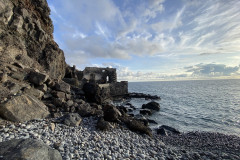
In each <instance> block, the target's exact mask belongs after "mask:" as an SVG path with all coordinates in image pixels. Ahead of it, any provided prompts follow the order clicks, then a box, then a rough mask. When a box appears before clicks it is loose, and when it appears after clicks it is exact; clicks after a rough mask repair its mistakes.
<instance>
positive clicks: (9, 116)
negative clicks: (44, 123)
mask: <svg viewBox="0 0 240 160" xmlns="http://www.w3.org/2000/svg"><path fill="white" fill-rule="evenodd" d="M48 115H49V112H48V110H47V106H45V105H44V104H43V103H42V102H41V101H39V100H38V99H37V98H36V97H34V96H30V95H27V94H22V95H19V96H15V97H13V98H12V99H10V100H8V101H7V102H5V103H3V104H0V116H1V117H3V118H5V119H6V120H10V121H14V122H24V121H29V120H32V119H43V118H46V117H47V116H48Z"/></svg>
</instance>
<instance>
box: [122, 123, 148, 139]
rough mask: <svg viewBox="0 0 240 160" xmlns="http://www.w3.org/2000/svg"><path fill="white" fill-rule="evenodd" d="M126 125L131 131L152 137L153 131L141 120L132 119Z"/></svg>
mask: <svg viewBox="0 0 240 160" xmlns="http://www.w3.org/2000/svg"><path fill="white" fill-rule="evenodd" d="M125 123H126V125H127V127H128V128H129V129H130V130H131V131H134V132H139V133H143V134H147V135H149V136H152V131H151V129H150V128H149V127H147V126H146V125H144V123H143V122H142V121H140V120H136V119H130V120H127V121H126V122H125Z"/></svg>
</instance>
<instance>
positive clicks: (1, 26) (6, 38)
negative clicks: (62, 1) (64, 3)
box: [0, 0, 66, 79]
mask: <svg viewBox="0 0 240 160" xmlns="http://www.w3.org/2000/svg"><path fill="white" fill-rule="evenodd" d="M49 14H50V9H49V7H48V5H47V2H46V0H0V62H1V66H4V64H11V63H14V62H17V63H19V64H23V65H24V66H26V67H28V68H32V69H37V70H39V71H40V72H46V74H48V75H49V76H50V77H51V78H54V79H62V78H63V77H64V75H65V68H66V63H65V57H64V53H63V51H62V50H61V49H59V47H58V45H57V44H56V42H54V40H53V24H52V21H51V19H50V17H49ZM1 68H2V67H1Z"/></svg>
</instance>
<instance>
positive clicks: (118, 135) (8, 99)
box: [0, 0, 239, 160]
mask: <svg viewBox="0 0 240 160" xmlns="http://www.w3.org/2000/svg"><path fill="white" fill-rule="evenodd" d="M69 3H70V2H69ZM49 14H50V9H49V7H48V4H47V1H46V0H0V90H1V92H0V159H3V160H9V159H16V157H17V158H20V159H49V160H50V159H51V160H52V159H61V158H63V159H81V158H82V159H123V158H126V159H157V158H160V159H161V158H162V159H164V158H167V159H171V158H172V157H175V158H176V157H178V158H181V157H182V158H184V156H183V153H186V154H187V156H188V157H194V156H195V154H193V153H192V151H190V150H189V151H184V152H182V151H180V149H176V150H175V149H174V150H173V149H170V148H171V147H168V146H166V145H165V144H164V143H162V141H161V140H160V138H158V135H155V134H154V133H153V132H152V130H151V129H150V127H149V125H148V123H155V122H154V121H152V120H150V119H144V118H137V117H134V116H132V115H131V114H129V111H132V110H134V109H136V108H135V107H134V106H132V105H130V107H124V106H114V105H113V104H112V103H111V100H112V99H113V98H119V97H120V98H145V99H160V97H158V96H151V95H145V94H139V93H132V94H131V93H128V89H127V87H128V83H127V82H125V81H122V82H117V75H116V69H114V68H95V67H87V68H86V69H85V70H84V71H79V70H77V69H76V68H75V66H73V67H70V66H69V65H67V64H66V62H65V57H64V53H63V51H62V50H61V49H60V48H59V46H58V45H57V43H56V42H55V41H54V39H53V29H54V28H53V24H52V21H51V19H50V17H49ZM159 110H160V106H159V104H158V103H156V102H150V103H149V104H146V105H144V106H143V110H142V111H141V112H142V113H143V114H151V113H152V111H159ZM159 130H160V131H162V132H164V133H165V132H166V133H167V134H165V136H167V135H168V134H169V135H172V134H171V133H173V132H174V131H175V130H174V129H173V128H171V127H168V126H167V127H166V126H162V127H161V128H159ZM131 131H134V132H136V133H134V132H131ZM160 131H159V132H160ZM170 132H171V133H170ZM173 135H174V136H177V135H181V136H182V135H184V134H183V133H178V134H177V135H175V134H173ZM182 137H183V136H182ZM234 138H235V137H233V138H232V137H231V138H230V140H231V142H232V141H233V139H234ZM168 140H169V141H171V140H172V139H171V138H169V139H168ZM234 140H236V141H237V142H239V138H236V139H234ZM166 142H167V140H166ZM126 146H127V147H126ZM231 147H232V146H230V148H231ZM103 148H104V150H103ZM105 148H106V149H105ZM232 148H233V147H232ZM236 149H239V147H236ZM222 153H229V152H222ZM231 153H232V152H231ZM238 153H239V152H238ZM197 155H199V154H197ZM203 155H204V156H205V155H207V154H203ZM199 156H200V155H199ZM195 157H196V156H195ZM213 157H214V156H213ZM215 157H224V155H222V154H221V155H215ZM232 157H233V158H236V157H237V156H236V154H235V152H233V153H232V154H231V155H230V158H232ZM237 158H239V157H237Z"/></svg>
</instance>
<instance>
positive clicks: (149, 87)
mask: <svg viewBox="0 0 240 160" xmlns="http://www.w3.org/2000/svg"><path fill="white" fill-rule="evenodd" d="M129 92H140V93H146V94H151V95H158V96H160V97H161V100H159V101H157V102H158V103H159V104H160V107H161V109H160V111H159V112H155V113H154V114H153V115H152V116H150V117H149V118H150V119H153V120H155V121H156V122H158V125H152V126H151V127H152V128H156V127H158V126H160V125H168V126H171V127H174V128H176V129H178V130H180V131H181V132H189V131H207V132H220V133H224V134H228V135H238V136H240V80H194V81H161V82H129ZM147 102H149V101H146V100H145V99H132V100H131V101H130V103H132V104H133V105H134V106H135V107H137V108H141V106H142V104H144V103H145V104H146V103H147Z"/></svg>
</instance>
